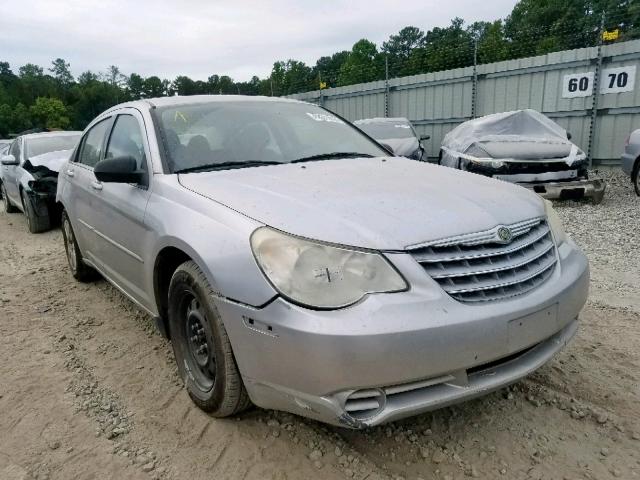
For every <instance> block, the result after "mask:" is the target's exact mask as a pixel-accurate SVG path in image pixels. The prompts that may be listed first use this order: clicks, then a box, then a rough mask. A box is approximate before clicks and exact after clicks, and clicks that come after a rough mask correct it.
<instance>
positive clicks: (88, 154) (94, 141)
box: [77, 118, 110, 168]
mask: <svg viewBox="0 0 640 480" xmlns="http://www.w3.org/2000/svg"><path fill="white" fill-rule="evenodd" d="M109 120H110V119H109V118H107V119H105V120H102V121H101V122H100V123H96V124H95V125H94V126H93V127H91V130H89V131H88V132H87V134H86V135H85V136H84V139H83V140H82V147H80V153H79V155H78V160H77V161H78V162H79V163H82V164H83V165H87V166H89V167H91V168H93V167H95V166H96V163H98V162H99V161H100V158H101V155H102V145H103V140H104V136H105V134H106V133H107V129H108V128H109V125H110V122H109Z"/></svg>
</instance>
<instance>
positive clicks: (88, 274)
mask: <svg viewBox="0 0 640 480" xmlns="http://www.w3.org/2000/svg"><path fill="white" fill-rule="evenodd" d="M61 224H62V239H63V240H64V249H65V252H66V253H67V261H68V262H69V270H71V275H73V278H75V279H76V280H78V281H79V282H90V281H91V280H93V279H95V278H96V277H97V276H98V275H97V272H96V271H95V270H94V269H93V268H91V267H89V266H88V265H87V264H86V263H84V260H83V258H82V253H81V252H80V247H78V242H77V241H76V236H75V234H74V233H73V228H72V227H71V222H70V221H69V216H68V215H67V211H66V210H63V211H62V217H61Z"/></svg>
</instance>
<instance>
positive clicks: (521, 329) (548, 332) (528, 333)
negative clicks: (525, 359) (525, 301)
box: [507, 304, 560, 353]
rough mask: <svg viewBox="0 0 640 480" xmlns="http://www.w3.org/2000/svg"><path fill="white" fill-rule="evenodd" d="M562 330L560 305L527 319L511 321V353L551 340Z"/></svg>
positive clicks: (509, 342) (521, 318)
mask: <svg viewBox="0 0 640 480" xmlns="http://www.w3.org/2000/svg"><path fill="white" fill-rule="evenodd" d="M558 330H560V326H559V324H558V304H554V305H551V306H550V307H547V308H545V309H544V310H540V311H538V312H536V313H532V314H531V315H527V316H525V317H520V318H516V319H515V320H510V321H509V324H508V345H507V348H508V349H509V353H514V352H518V351H520V350H524V349H525V348H527V347H530V346H532V345H535V344H536V343H538V342H541V341H542V340H544V339H546V338H549V337H550V336H552V335H553V334H554V333H556V332H557V331H558Z"/></svg>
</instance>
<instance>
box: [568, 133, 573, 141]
mask: <svg viewBox="0 0 640 480" xmlns="http://www.w3.org/2000/svg"><path fill="white" fill-rule="evenodd" d="M572 136H573V135H571V132H567V140H571V137H572Z"/></svg>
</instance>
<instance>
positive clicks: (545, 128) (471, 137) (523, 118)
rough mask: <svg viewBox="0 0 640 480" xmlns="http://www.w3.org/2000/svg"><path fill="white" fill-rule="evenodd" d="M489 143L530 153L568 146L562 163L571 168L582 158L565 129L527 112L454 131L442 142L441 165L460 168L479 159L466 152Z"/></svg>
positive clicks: (464, 125)
mask: <svg viewBox="0 0 640 480" xmlns="http://www.w3.org/2000/svg"><path fill="white" fill-rule="evenodd" d="M490 143H511V144H517V143H522V144H523V145H524V144H527V146H526V148H527V150H531V149H532V148H533V149H535V145H536V144H539V145H540V146H541V147H542V144H546V145H547V146H549V145H554V144H555V145H558V146H565V147H567V148H566V149H567V152H568V155H567V156H566V157H564V158H563V159H562V160H564V161H566V162H567V164H568V165H571V164H572V163H573V162H574V161H575V160H576V157H577V156H579V155H580V154H582V152H581V151H580V150H579V149H578V148H577V147H576V146H575V145H574V144H573V143H571V142H570V141H569V140H568V139H567V131H566V130H565V129H564V128H562V127H561V126H560V125H558V124H557V123H555V122H554V121H553V120H551V119H550V118H548V117H546V116H545V115H543V114H542V113H540V112H537V111H535V110H531V109H527V110H516V111H513V112H503V113H495V114H493V115H487V116H484V117H480V118H476V119H474V120H469V121H467V122H464V123H462V124H460V125H459V126H457V127H456V128H454V129H453V130H451V131H450V132H449V133H448V134H447V135H446V136H445V137H444V140H443V141H442V150H443V157H442V161H441V163H442V164H443V165H447V166H450V167H457V165H458V159H459V158H465V157H476V156H477V155H474V152H472V151H470V152H467V150H468V149H469V148H470V147H472V146H473V145H478V146H481V145H482V144H490ZM472 150H473V149H472ZM532 153H533V152H532ZM565 155H566V153H565ZM582 155H584V154H582ZM487 156H488V155H487ZM531 158H532V160H535V159H536V156H535V155H532V157H531Z"/></svg>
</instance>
